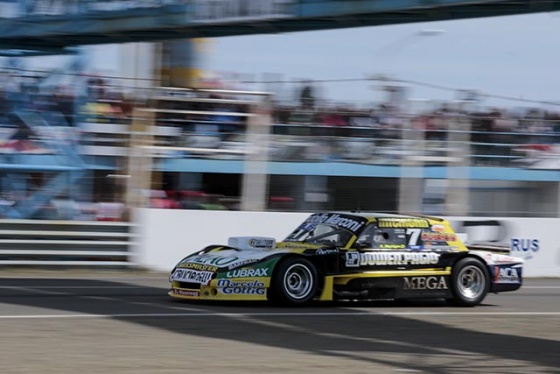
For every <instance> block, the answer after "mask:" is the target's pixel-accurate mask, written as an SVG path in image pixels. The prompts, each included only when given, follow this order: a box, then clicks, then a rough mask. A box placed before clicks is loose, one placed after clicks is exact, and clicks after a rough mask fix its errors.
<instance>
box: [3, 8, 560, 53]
mask: <svg viewBox="0 0 560 374" xmlns="http://www.w3.org/2000/svg"><path fill="white" fill-rule="evenodd" d="M559 8H560V0H516V1H513V0H503V1H489V0H486V1H476V0H471V1H466V0H144V1H142V0H135V1H130V0H128V1H126V0H99V1H95V0H64V1H63V0H58V1H57V0H4V1H1V0H0V50H3V54H4V55H16V56H17V55H26V54H35V55H37V54H61V53H66V52H69V51H71V49H69V47H73V46H79V45H92V44H107V43H126V42H139V41H158V40H170V39H186V38H213V37H223V36H233V35H250V34H270V33H288V32H296V31H312V30H327V29H339V28H352V27H363V26H376V25H390V24H402V23H413V22H429V21H442V20H453V19H465V18H476V17H493V16H505V15H516V14H525V13H536V12H552V11H556V10H558V9H559Z"/></svg>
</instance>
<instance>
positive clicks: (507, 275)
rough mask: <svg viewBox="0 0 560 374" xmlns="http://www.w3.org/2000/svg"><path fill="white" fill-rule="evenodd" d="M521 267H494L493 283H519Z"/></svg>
mask: <svg viewBox="0 0 560 374" xmlns="http://www.w3.org/2000/svg"><path fill="white" fill-rule="evenodd" d="M520 282H521V268H515V267H504V266H496V267H494V283H520Z"/></svg>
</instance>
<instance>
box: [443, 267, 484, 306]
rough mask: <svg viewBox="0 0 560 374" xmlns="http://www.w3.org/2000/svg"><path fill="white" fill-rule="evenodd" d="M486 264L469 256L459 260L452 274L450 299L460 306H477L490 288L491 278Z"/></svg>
mask: <svg viewBox="0 0 560 374" xmlns="http://www.w3.org/2000/svg"><path fill="white" fill-rule="evenodd" d="M489 278H490V277H489V275H488V270H487V269H486V266H485V265H484V264H483V263H482V262H481V261H480V260H478V259H476V258H473V257H467V258H464V259H462V260H460V261H458V262H457V263H456V264H455V266H454V267H453V272H452V274H451V292H452V294H453V298H452V299H450V300H449V301H450V302H451V303H452V304H455V305H458V306H468V307H470V306H475V305H477V304H480V303H481V302H482V300H484V298H485V297H486V294H487V293H488V290H489V288H490V279H489Z"/></svg>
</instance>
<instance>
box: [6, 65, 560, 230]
mask: <svg viewBox="0 0 560 374" xmlns="http://www.w3.org/2000/svg"><path fill="white" fill-rule="evenodd" d="M75 68H76V69H74V70H75V71H76V73H75V74H74V75H72V72H68V71H67V72H66V73H67V74H69V75H70V76H72V77H73V82H69V83H67V84H59V83H57V84H52V82H51V81H50V80H49V77H51V76H52V75H53V72H38V71H22V70H21V69H19V70H18V69H16V68H13V67H9V66H8V67H6V68H5V69H4V70H3V71H2V73H1V75H0V80H1V81H2V85H1V87H2V89H1V90H0V106H1V109H0V122H1V128H0V158H1V159H2V161H1V164H2V169H3V173H2V179H1V180H2V183H1V192H2V195H1V201H0V213H1V214H2V216H3V217H8V218H35V219H75V220H125V219H126V217H127V215H126V212H127V209H128V208H130V207H147V206H149V207H154V208H165V209H230V210H238V209H244V207H243V198H244V196H243V195H244V194H247V193H248V192H247V191H244V190H243V188H244V184H247V183H248V181H247V180H245V179H244V178H246V177H247V174H251V173H253V174H258V173H265V174H267V179H266V182H265V184H264V185H263V186H262V188H264V189H265V192H264V194H265V197H266V201H265V205H264V206H263V207H262V208H263V209H267V210H290V211H310V210H318V209H340V210H345V209H362V210H382V211H389V212H396V211H399V210H401V209H402V206H399V196H398V194H399V183H401V182H402V178H403V177H407V176H405V175H403V169H402V167H403V166H411V165H412V166H414V165H415V166H423V167H424V168H423V170H424V171H423V172H422V173H423V174H422V175H421V176H420V177H421V179H423V180H424V182H423V187H422V188H421V190H420V192H419V193H420V195H421V196H420V199H421V202H422V205H421V207H420V209H418V210H422V211H423V212H424V213H431V214H444V213H446V210H445V205H446V203H447V204H448V203H449V201H448V200H449V198H450V189H452V188H454V187H453V186H451V185H449V184H448V183H446V182H447V181H448V179H450V178H451V177H450V175H451V174H452V170H458V169H457V167H468V168H470V169H469V170H470V171H467V172H466V174H464V175H463V176H462V177H461V178H463V179H469V180H471V183H470V186H467V189H468V190H469V194H470V196H471V197H470V199H468V200H469V202H468V208H467V211H465V212H464V213H465V214H472V215H529V216H557V215H558V211H559V209H558V205H559V204H558V199H559V198H558V195H559V194H558V188H559V187H558V186H559V185H560V183H559V182H560V179H559V178H558V172H559V170H560V151H559V146H558V145H559V144H560V112H557V111H551V110H550V109H548V108H546V107H545V106H544V105H543V106H538V105H536V104H535V105H532V106H531V107H529V108H524V109H519V108H508V109H503V108H486V107H483V106H482V105H481V104H480V103H478V102H476V101H474V100H455V101H449V102H444V103H434V102H428V103H424V104H423V105H422V106H419V105H412V104H410V103H411V102H407V101H406V100H405V101H404V102H403V103H405V104H406V105H399V104H396V103H395V102H394V100H393V97H391V96H389V97H388V99H387V100H386V101H384V102H380V103H375V104H367V105H364V104H359V105H358V104H353V103H331V102H328V101H326V100H324V99H323V98H321V97H320V95H316V93H314V92H313V90H312V89H310V87H311V86H310V84H311V82H306V81H300V82H298V83H297V84H296V85H294V90H293V92H295V94H294V95H292V97H287V96H285V95H278V94H276V95H275V96H272V97H271V100H270V102H268V101H263V98H266V97H269V96H268V95H263V94H259V95H255V93H254V92H247V91H241V90H240V89H239V88H240V87H241V86H239V84H237V85H232V83H231V82H229V81H228V82H224V81H221V80H219V79H212V80H207V81H204V82H202V84H203V87H204V89H198V90H188V89H172V88H154V89H153V90H150V91H146V90H145V89H142V90H141V91H140V90H138V91H134V90H131V89H129V87H128V86H130V84H129V82H127V81H125V80H119V79H118V78H117V77H103V76H92V75H87V74H83V73H77V72H78V71H80V69H79V67H75ZM80 88H83V89H80ZM403 103H401V104H403ZM268 105H270V106H268ZM542 108H545V109H542ZM268 116H270V117H268ZM255 118H260V119H261V120H263V119H266V118H269V120H268V121H269V122H270V123H268V122H266V121H264V122H262V123H261V122H258V123H257V127H256V128H257V129H258V128H259V124H260V125H263V126H265V127H266V131H265V132H262V133H260V135H258V132H257V133H256V134H257V135H258V136H257V137H251V131H249V130H250V128H251V121H252V120H253V119H255ZM267 123H268V125H267ZM253 125H254V123H253ZM253 135H254V134H253ZM255 139H256V140H255ZM255 142H256V143H255ZM255 154H257V156H255ZM251 161H257V162H259V161H263V162H266V163H267V165H268V166H266V167H265V168H264V169H260V170H261V171H258V172H255V171H253V172H247V165H248V164H249V163H250V162H251ZM453 168H455V169H453ZM530 169H539V170H540V171H544V172H545V173H544V174H527V171H530ZM263 170H264V171H263ZM142 172H144V173H145V175H143V176H142V175H139V173H142ZM548 172H550V173H548ZM434 186H435V187H434ZM548 197H553V199H552V200H550V199H548ZM550 201H552V203H549V202H550Z"/></svg>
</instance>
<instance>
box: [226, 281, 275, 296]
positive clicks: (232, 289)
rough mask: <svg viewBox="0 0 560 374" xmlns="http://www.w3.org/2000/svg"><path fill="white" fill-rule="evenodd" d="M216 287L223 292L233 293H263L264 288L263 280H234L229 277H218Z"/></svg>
mask: <svg viewBox="0 0 560 374" xmlns="http://www.w3.org/2000/svg"><path fill="white" fill-rule="evenodd" d="M218 288H219V290H220V291H221V292H222V293H224V294H228V295H230V294H234V295H264V294H265V292H266V288H265V286H264V283H263V282H260V281H258V280H255V281H250V282H236V281H232V280H229V279H220V280H219V281H218Z"/></svg>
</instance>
